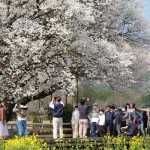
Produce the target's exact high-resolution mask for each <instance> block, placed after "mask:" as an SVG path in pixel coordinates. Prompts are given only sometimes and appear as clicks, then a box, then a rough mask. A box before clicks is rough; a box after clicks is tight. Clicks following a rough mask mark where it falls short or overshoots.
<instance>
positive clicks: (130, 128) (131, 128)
mask: <svg viewBox="0 0 150 150" xmlns="http://www.w3.org/2000/svg"><path fill="white" fill-rule="evenodd" d="M133 121H134V117H133V116H132V115H131V116H130V117H129V119H128V121H127V122H126V126H125V127H121V131H122V132H125V131H126V132H127V135H128V136H135V135H136V133H137V128H136V124H135V122H133Z"/></svg>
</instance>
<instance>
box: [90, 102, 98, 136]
mask: <svg viewBox="0 0 150 150" xmlns="http://www.w3.org/2000/svg"><path fill="white" fill-rule="evenodd" d="M98 118H99V108H98V104H97V103H93V106H92V111H91V112H90V120H91V134H92V137H96V132H97V133H98V124H97V122H98Z"/></svg>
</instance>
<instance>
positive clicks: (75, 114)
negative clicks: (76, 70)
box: [71, 106, 79, 138]
mask: <svg viewBox="0 0 150 150" xmlns="http://www.w3.org/2000/svg"><path fill="white" fill-rule="evenodd" d="M71 125H72V130H73V138H77V137H78V134H79V132H78V131H79V110H78V106H75V110H74V111H73V112H72V119H71Z"/></svg>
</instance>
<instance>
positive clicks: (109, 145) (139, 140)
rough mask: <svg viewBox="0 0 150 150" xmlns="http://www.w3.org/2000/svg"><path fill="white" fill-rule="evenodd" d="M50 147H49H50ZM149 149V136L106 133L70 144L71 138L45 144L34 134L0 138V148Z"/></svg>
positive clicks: (11, 149) (67, 149) (10, 149)
mask: <svg viewBox="0 0 150 150" xmlns="http://www.w3.org/2000/svg"><path fill="white" fill-rule="evenodd" d="M50 147H51V148H50ZM50 149H52V150H95V149H97V150H150V136H149V135H147V137H146V139H144V138H143V137H141V136H135V137H133V138H131V139H128V137H126V136H124V135H123V136H120V137H110V136H109V135H106V136H105V137H104V138H103V140H102V141H101V142H97V141H90V140H89V139H88V138H86V139H84V140H81V139H77V140H76V142H75V143H74V144H73V145H72V141H71V139H69V140H65V141H64V140H59V139H58V141H57V142H56V145H53V146H52V145H47V143H45V142H44V140H42V139H40V138H38V137H37V136H36V135H33V136H30V137H24V138H21V139H19V138H18V137H17V136H16V137H15V138H14V139H8V140H0V150H50Z"/></svg>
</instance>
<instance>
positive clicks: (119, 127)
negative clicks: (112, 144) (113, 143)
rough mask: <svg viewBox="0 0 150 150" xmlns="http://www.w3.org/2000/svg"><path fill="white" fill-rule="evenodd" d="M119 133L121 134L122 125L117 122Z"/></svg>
mask: <svg viewBox="0 0 150 150" xmlns="http://www.w3.org/2000/svg"><path fill="white" fill-rule="evenodd" d="M117 133H118V135H120V134H121V125H120V124H117Z"/></svg>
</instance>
